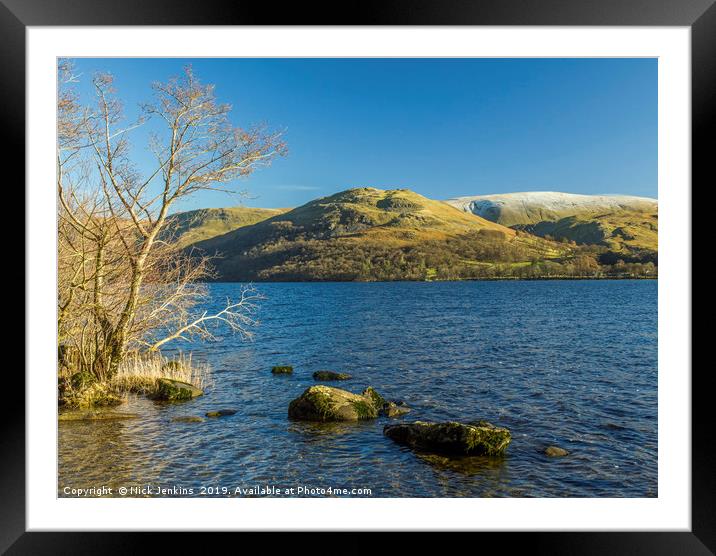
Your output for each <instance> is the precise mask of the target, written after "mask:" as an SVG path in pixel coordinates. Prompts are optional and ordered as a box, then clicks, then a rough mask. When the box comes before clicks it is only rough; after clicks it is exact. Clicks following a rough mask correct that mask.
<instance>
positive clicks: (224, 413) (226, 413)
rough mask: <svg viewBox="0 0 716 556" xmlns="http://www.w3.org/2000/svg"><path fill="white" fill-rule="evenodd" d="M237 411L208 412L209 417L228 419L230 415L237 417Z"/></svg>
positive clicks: (220, 410)
mask: <svg viewBox="0 0 716 556" xmlns="http://www.w3.org/2000/svg"><path fill="white" fill-rule="evenodd" d="M235 414H236V410H235V409H218V410H216V411H207V413H206V416H207V417H227V416H229V415H235Z"/></svg>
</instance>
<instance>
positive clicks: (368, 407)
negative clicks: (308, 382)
mask: <svg viewBox="0 0 716 556" xmlns="http://www.w3.org/2000/svg"><path fill="white" fill-rule="evenodd" d="M376 399H380V400H382V399H383V398H381V397H380V395H379V394H378V393H377V392H375V390H373V389H372V388H368V389H366V390H365V392H363V394H354V393H353V392H348V391H347V390H341V389H340V388H333V387H332V386H323V385H317V386H311V387H310V388H307V389H306V390H305V391H304V392H303V394H301V395H300V396H299V397H298V398H296V399H295V400H293V401H292V402H291V403H290V404H289V406H288V416H289V418H291V419H296V420H300V421H322V422H328V421H362V420H366V419H375V418H376V417H378V412H379V410H380V408H381V407H382V404H377V403H376Z"/></svg>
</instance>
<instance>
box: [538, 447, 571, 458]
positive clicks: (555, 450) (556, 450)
mask: <svg viewBox="0 0 716 556" xmlns="http://www.w3.org/2000/svg"><path fill="white" fill-rule="evenodd" d="M544 454H545V455H546V456H549V457H551V458H561V457H564V456H568V455H569V452H568V451H567V450H565V449H564V448H560V447H559V446H547V447H546V448H545V449H544Z"/></svg>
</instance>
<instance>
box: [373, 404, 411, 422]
mask: <svg viewBox="0 0 716 556" xmlns="http://www.w3.org/2000/svg"><path fill="white" fill-rule="evenodd" d="M380 412H381V414H383V415H385V416H386V417H390V418H391V419H393V418H395V417H401V416H402V415H405V414H406V413H410V408H409V407H408V406H407V404H406V403H405V402H394V401H387V402H385V403H384V404H383V407H382V408H381V410H380Z"/></svg>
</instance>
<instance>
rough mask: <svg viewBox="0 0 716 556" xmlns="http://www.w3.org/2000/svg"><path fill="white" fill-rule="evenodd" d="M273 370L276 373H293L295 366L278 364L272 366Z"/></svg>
mask: <svg viewBox="0 0 716 556" xmlns="http://www.w3.org/2000/svg"><path fill="white" fill-rule="evenodd" d="M271 372H272V373H273V374H275V375H290V374H292V373H293V367H292V366H291V365H278V366H276V367H272V368H271Z"/></svg>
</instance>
